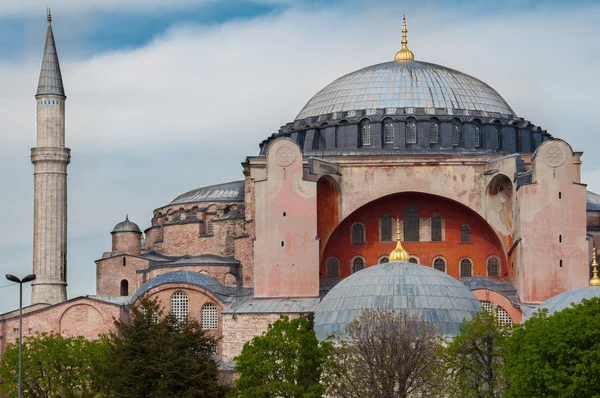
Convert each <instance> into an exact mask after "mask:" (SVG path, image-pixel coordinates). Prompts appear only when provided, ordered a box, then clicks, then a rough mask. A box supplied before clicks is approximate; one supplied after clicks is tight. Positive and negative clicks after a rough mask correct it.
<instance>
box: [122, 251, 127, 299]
mask: <svg viewBox="0 0 600 398" xmlns="http://www.w3.org/2000/svg"><path fill="white" fill-rule="evenodd" d="M123 259H125V258H123ZM121 296H129V282H128V281H127V279H123V280H122V281H121Z"/></svg>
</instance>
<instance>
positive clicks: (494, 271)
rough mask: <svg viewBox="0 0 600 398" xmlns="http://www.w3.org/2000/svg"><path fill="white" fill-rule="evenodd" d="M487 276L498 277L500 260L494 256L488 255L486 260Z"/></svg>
mask: <svg viewBox="0 0 600 398" xmlns="http://www.w3.org/2000/svg"><path fill="white" fill-rule="evenodd" d="M487 276H488V277H489V278H498V277H500V261H498V259H497V258H496V257H490V258H488V260H487Z"/></svg>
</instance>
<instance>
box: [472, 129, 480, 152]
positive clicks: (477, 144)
mask: <svg viewBox="0 0 600 398" xmlns="http://www.w3.org/2000/svg"><path fill="white" fill-rule="evenodd" d="M473 131H474V132H475V134H474V137H473V138H475V148H479V147H480V146H481V129H480V128H479V126H475V127H474V128H473Z"/></svg>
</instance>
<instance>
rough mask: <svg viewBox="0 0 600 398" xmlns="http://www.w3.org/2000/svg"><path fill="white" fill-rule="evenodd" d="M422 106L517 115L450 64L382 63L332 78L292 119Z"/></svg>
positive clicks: (494, 94) (497, 96) (499, 98)
mask: <svg viewBox="0 0 600 398" xmlns="http://www.w3.org/2000/svg"><path fill="white" fill-rule="evenodd" d="M382 108H424V109H430V110H432V111H435V110H436V109H446V110H447V112H448V113H449V114H454V113H455V110H457V109H460V110H466V111H467V112H469V111H475V112H479V114H480V115H484V116H485V115H492V114H494V115H495V114H501V115H508V116H515V112H514V111H513V110H512V108H511V107H510V106H509V105H508V104H507V103H506V101H505V100H504V99H503V98H502V97H501V96H500V94H498V93H497V92H496V91H495V90H494V89H493V88H491V87H490V86H488V85H487V84H486V83H484V82H482V81H481V80H478V79H476V78H474V77H471V76H469V75H466V74H464V73H462V72H459V71H456V70H454V69H450V68H446V67H444V66H441V65H436V64H431V63H428V62H420V61H411V62H395V61H392V62H386V63H382V64H378V65H372V66H369V67H366V68H363V69H360V70H357V71H355V72H352V73H349V74H347V75H345V76H342V77H340V78H339V79H337V80H335V81H334V82H332V83H331V84H329V85H328V86H326V87H325V88H324V89H322V90H321V91H319V92H318V93H317V94H316V95H315V96H314V97H312V98H311V99H310V100H309V101H308V103H307V104H306V105H305V106H304V108H302V110H301V111H300V113H299V114H298V116H297V117H296V120H301V119H305V118H307V117H312V116H320V115H324V114H328V113H333V112H347V111H353V110H364V109H382Z"/></svg>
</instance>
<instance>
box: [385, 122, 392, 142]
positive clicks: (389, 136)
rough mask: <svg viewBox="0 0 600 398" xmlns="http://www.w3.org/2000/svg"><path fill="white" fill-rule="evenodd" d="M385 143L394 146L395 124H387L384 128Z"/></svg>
mask: <svg viewBox="0 0 600 398" xmlns="http://www.w3.org/2000/svg"><path fill="white" fill-rule="evenodd" d="M383 143H384V144H393V143H394V123H392V122H387V123H386V124H385V125H384V126H383Z"/></svg>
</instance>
